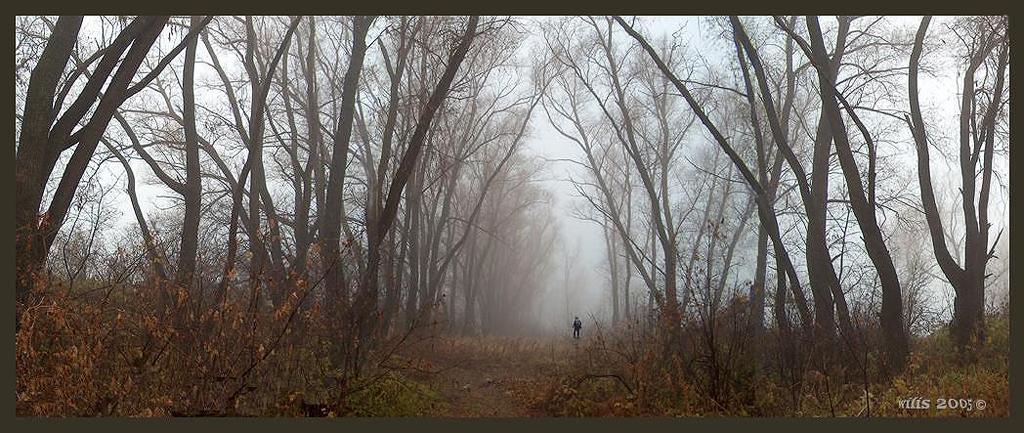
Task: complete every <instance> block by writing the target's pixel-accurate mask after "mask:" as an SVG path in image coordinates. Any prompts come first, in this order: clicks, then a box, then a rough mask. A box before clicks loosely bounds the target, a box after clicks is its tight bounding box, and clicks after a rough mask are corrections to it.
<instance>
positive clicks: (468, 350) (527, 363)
mask: <svg viewBox="0 0 1024 433" xmlns="http://www.w3.org/2000/svg"><path fill="white" fill-rule="evenodd" d="M432 343H433V344H432V345H431V346H432V347H425V348H424V349H425V350H422V351H417V352H418V353H417V354H416V356H417V358H419V361H420V362H423V363H424V365H427V366H429V367H428V368H429V370H431V371H419V372H416V373H411V374H409V375H410V377H411V378H413V379H415V380H417V381H419V382H421V383H424V384H427V385H429V386H430V387H431V388H432V389H434V390H435V391H436V392H437V393H438V395H439V399H440V402H439V404H437V405H435V406H434V407H433V413H430V414H429V415H428V416H440V417H453V418H464V417H530V416H544V415H545V413H544V412H543V410H542V409H540V408H539V407H538V405H537V402H538V400H539V399H540V398H541V397H542V396H543V393H544V391H545V390H546V389H547V387H548V386H549V384H551V383H552V382H553V381H557V380H558V379H559V377H560V376H561V375H563V374H564V373H565V372H566V370H567V367H568V366H569V364H570V362H569V361H570V359H571V356H572V353H573V351H574V350H573V349H574V348H575V347H576V346H575V344H574V343H573V342H572V340H570V339H567V338H552V337H547V338H539V337H530V338H527V337H519V338H512V337H488V338H484V337H473V338H458V339H447V338H446V339H439V340H435V341H433V342H432Z"/></svg>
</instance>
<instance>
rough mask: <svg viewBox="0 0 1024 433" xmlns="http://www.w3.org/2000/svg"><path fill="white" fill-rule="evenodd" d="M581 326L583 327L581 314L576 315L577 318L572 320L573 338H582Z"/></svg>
mask: <svg viewBox="0 0 1024 433" xmlns="http://www.w3.org/2000/svg"><path fill="white" fill-rule="evenodd" d="M581 328H583V322H581V321H580V317H579V316H576V319H575V320H573V321H572V338H580V329H581Z"/></svg>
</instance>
